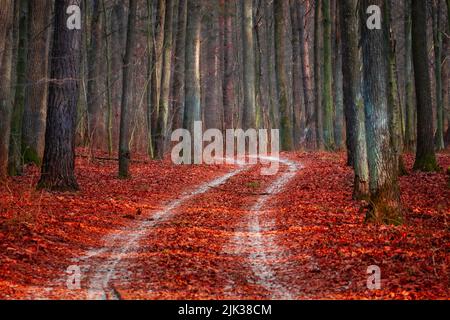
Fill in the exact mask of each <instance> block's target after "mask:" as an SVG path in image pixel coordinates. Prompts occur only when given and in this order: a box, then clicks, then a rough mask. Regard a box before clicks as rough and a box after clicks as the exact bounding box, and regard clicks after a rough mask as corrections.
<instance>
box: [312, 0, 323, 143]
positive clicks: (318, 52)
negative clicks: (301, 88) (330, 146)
mask: <svg viewBox="0 0 450 320" xmlns="http://www.w3.org/2000/svg"><path fill="white" fill-rule="evenodd" d="M321 8H322V0H316V1H315V7H314V90H315V97H314V112H315V124H316V147H317V149H319V150H322V149H324V148H325V144H324V137H323V112H322V102H323V101H322V88H323V85H322V79H323V73H322V72H323V70H322V63H321V61H322V56H323V55H322V42H323V41H322V40H323V39H321V38H322V37H321V34H322V23H321V22H322V9H321Z"/></svg>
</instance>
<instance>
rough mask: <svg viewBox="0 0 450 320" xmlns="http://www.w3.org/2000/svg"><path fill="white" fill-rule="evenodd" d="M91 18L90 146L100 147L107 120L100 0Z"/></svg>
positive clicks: (89, 79)
mask: <svg viewBox="0 0 450 320" xmlns="http://www.w3.org/2000/svg"><path fill="white" fill-rule="evenodd" d="M92 5H93V9H92V10H93V11H92V18H91V32H90V34H91V37H90V38H91V42H90V44H89V51H88V65H87V67H88V80H87V104H88V105H87V109H88V118H89V126H88V128H89V141H90V147H91V148H94V149H100V148H101V147H102V146H104V145H105V141H106V139H105V138H106V137H105V135H104V133H105V122H104V121H103V110H102V105H103V101H102V100H103V95H101V94H100V90H99V84H100V66H101V65H100V63H101V59H102V56H103V46H102V28H103V18H102V15H101V3H100V0H93V3H92Z"/></svg>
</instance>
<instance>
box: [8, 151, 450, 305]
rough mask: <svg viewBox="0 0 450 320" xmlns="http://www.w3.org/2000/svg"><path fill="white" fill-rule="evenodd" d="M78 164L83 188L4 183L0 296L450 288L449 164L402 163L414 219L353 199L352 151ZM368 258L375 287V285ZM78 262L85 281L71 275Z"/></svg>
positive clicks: (254, 295) (405, 197)
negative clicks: (386, 220) (375, 270)
mask: <svg viewBox="0 0 450 320" xmlns="http://www.w3.org/2000/svg"><path fill="white" fill-rule="evenodd" d="M405 159H406V164H407V167H408V168H412V165H413V162H414V161H413V160H414V158H413V157H412V156H407V157H405ZM439 160H440V163H441V165H442V166H443V167H448V166H450V157H449V156H448V155H441V156H440V159H439ZM77 165H78V168H79V169H78V171H77V178H78V180H79V182H80V185H81V187H82V188H81V191H80V192H78V193H48V192H36V191H35V190H34V187H33V186H34V185H35V181H34V180H33V179H34V177H38V175H37V171H33V169H34V168H30V170H28V173H27V174H26V175H24V176H22V177H19V178H17V179H14V180H11V181H10V184H9V186H8V189H7V190H6V189H5V188H4V189H3V191H2V189H1V186H0V195H1V196H0V207H2V208H4V209H3V211H1V210H0V226H1V227H0V240H1V241H0V271H1V272H0V275H1V276H0V298H5V299H169V300H178V299H183V300H185V299H187V300H198V299H207V300H209V299H219V300H220V299H246V300H252V299H355V298H362V299H366V298H374V299H393V298H394V299H405V298H406V299H409V298H413V299H422V298H423V299H429V298H435V297H439V298H446V297H447V296H448V286H447V285H446V284H447V283H448V281H447V280H448V255H446V252H448V250H446V249H447V248H448V228H447V221H448V210H447V208H449V205H450V204H449V199H450V198H449V196H448V188H447V186H448V176H447V175H446V174H445V172H440V173H436V174H424V173H420V172H412V171H411V174H410V175H408V176H405V177H401V178H400V184H401V188H402V204H403V207H404V210H405V214H406V216H407V218H408V223H407V224H405V225H402V226H379V225H371V224H369V225H367V224H364V209H363V210H361V207H362V204H361V202H358V201H354V200H352V183H353V173H352V170H351V168H349V167H347V166H346V158H345V155H344V154H330V153H320V154H318V153H313V154H312V153H285V154H283V157H282V160H281V161H280V170H279V172H278V173H277V174H276V175H274V176H263V175H261V167H262V165H253V166H252V165H247V166H241V167H239V166H238V167H233V166H227V165H220V166H219V165H218V166H206V165H205V166H174V165H173V164H172V163H171V162H169V161H165V162H147V163H136V164H135V165H134V167H133V169H134V170H133V173H134V174H133V177H132V179H128V180H120V179H117V177H116V169H117V168H116V166H115V163H109V162H100V161H99V162H91V161H88V160H86V159H85V158H78V159H77ZM263 166H266V164H264V165H263ZM27 186H28V187H27ZM19 195H20V196H19ZM5 208H6V211H5ZM2 212H3V213H2ZM11 212H21V213H22V214H21V215H20V216H17V215H12V216H9V213H11ZM2 215H3V216H2ZM372 265H377V266H379V267H380V269H381V270H382V275H383V276H382V289H381V290H377V291H372V290H368V288H367V268H368V267H369V266H372ZM77 268H79V271H80V276H81V277H79V279H80V282H79V284H80V287H76V286H75V287H74V288H72V289H69V288H68V286H67V284H68V280H74V279H75V278H76V277H75V275H76V272H74V271H75V270H76V269H77ZM75 283H76V281H75ZM69 284H74V283H73V282H72V283H70V282H69Z"/></svg>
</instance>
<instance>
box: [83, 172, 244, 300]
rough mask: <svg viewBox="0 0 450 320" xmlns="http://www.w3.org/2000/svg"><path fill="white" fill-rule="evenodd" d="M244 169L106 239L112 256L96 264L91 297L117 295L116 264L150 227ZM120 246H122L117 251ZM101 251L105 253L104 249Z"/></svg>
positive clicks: (89, 291) (94, 253)
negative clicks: (124, 231) (114, 288)
mask: <svg viewBox="0 0 450 320" xmlns="http://www.w3.org/2000/svg"><path fill="white" fill-rule="evenodd" d="M242 171H244V168H243V167H240V168H239V169H237V170H234V171H232V172H230V173H227V174H226V175H224V176H222V177H220V178H217V179H215V180H213V181H210V182H207V183H205V184H203V185H201V186H200V187H199V188H197V189H196V190H194V191H193V192H190V193H187V194H185V195H184V196H182V197H181V198H180V199H177V200H174V201H172V202H171V203H169V204H168V205H167V206H166V208H164V210H162V211H159V212H157V213H156V214H154V215H153V216H152V217H151V220H145V221H144V222H141V223H140V224H138V225H135V226H134V228H131V229H129V230H131V231H134V232H133V233H132V234H127V233H125V234H114V235H113V236H111V237H109V238H107V239H106V240H105V247H108V248H111V251H112V252H110V254H111V256H110V257H108V258H107V260H106V262H105V263H102V264H101V265H99V266H96V269H95V271H94V275H93V277H91V279H90V283H89V289H88V299H91V300H99V299H100V300H104V299H114V298H118V297H117V295H116V294H115V292H114V290H113V288H110V286H109V282H110V281H111V279H112V278H113V277H114V274H115V272H116V268H117V265H118V264H119V263H120V262H121V261H122V259H123V258H124V257H125V256H126V255H127V253H128V252H129V251H130V249H131V248H132V247H133V246H137V245H138V243H139V240H140V239H141V238H142V237H143V236H144V235H145V234H147V233H148V231H149V229H151V228H153V227H155V226H156V225H157V224H158V223H161V222H164V221H166V220H167V219H168V218H170V217H171V216H173V214H174V213H173V210H175V209H177V208H178V207H179V206H180V205H182V204H183V203H185V202H187V201H189V200H191V199H192V198H194V197H196V196H198V195H201V194H203V193H206V192H207V191H208V190H209V189H210V188H215V187H218V186H220V185H222V184H224V183H225V182H226V181H228V180H229V179H231V178H232V177H234V176H236V175H238V174H239V173H241V172H242ZM117 249H119V250H118V252H117ZM99 253H103V251H102V252H99ZM99 253H98V250H97V249H96V250H92V251H89V252H88V253H87V254H86V257H87V259H89V258H92V257H95V256H97V255H98V254H99ZM85 260H86V259H83V258H80V259H79V261H85Z"/></svg>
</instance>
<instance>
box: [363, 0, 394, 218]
mask: <svg viewBox="0 0 450 320" xmlns="http://www.w3.org/2000/svg"><path fill="white" fill-rule="evenodd" d="M369 5H377V6H379V7H380V8H381V10H382V12H384V10H385V5H386V2H385V1H383V0H363V1H362V3H361V8H360V9H361V28H362V54H363V74H364V76H363V78H364V80H363V97H364V104H365V115H366V139H367V150H368V153H367V154H368V163H369V176H370V181H369V186H370V208H369V211H368V213H367V221H371V222H375V223H386V224H400V223H402V221H403V217H402V211H401V207H400V194H399V186H398V181H397V180H398V177H397V173H398V172H397V165H398V161H397V158H396V156H395V154H394V153H393V152H392V151H391V148H390V146H391V141H390V131H389V121H388V119H389V111H388V109H389V105H388V91H389V88H388V81H389V79H388V70H389V61H388V57H389V50H388V47H387V44H388V42H387V41H388V34H387V32H386V28H382V29H381V30H377V29H374V30H369V28H367V27H366V19H367V15H366V13H365V9H366V8H367V7H368V6H369Z"/></svg>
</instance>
